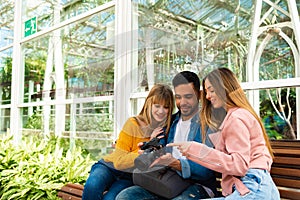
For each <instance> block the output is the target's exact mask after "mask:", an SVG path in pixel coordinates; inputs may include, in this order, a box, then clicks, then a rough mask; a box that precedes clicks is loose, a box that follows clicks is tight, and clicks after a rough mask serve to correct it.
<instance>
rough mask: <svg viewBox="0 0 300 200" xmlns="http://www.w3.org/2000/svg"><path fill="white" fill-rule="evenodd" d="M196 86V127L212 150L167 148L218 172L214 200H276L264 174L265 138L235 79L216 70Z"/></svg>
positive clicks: (267, 162) (189, 145)
mask: <svg viewBox="0 0 300 200" xmlns="http://www.w3.org/2000/svg"><path fill="white" fill-rule="evenodd" d="M202 86H203V89H204V91H203V96H202V109H201V115H200V117H201V125H202V128H203V127H207V126H208V127H210V128H211V129H212V130H215V133H214V134H210V135H209V138H210V140H211V141H212V143H213V144H214V146H215V149H213V148H210V147H208V146H206V145H205V144H202V143H197V142H185V143H178V144H170V145H168V146H178V148H179V150H180V151H181V152H182V154H183V155H185V156H186V157H187V158H188V159H190V160H192V161H194V162H197V163H199V164H201V165H202V166H205V167H207V168H209V169H212V170H215V171H217V172H220V173H222V183H221V187H222V194H223V196H224V197H221V198H218V199H227V200H229V199H233V200H238V199H244V200H250V199H264V200H279V199H280V197H279V192H278V190H277V188H276V186H275V184H274V182H273V180H272V178H271V176H270V173H269V172H270V170H271V165H272V157H273V154H272V150H271V146H270V144H269V140H268V136H267V134H266V131H265V129H264V127H263V124H262V122H261V120H260V118H259V116H258V115H257V114H256V113H255V111H254V109H253V108H252V107H251V105H250V103H249V102H248V100H247V97H246V95H245V93H244V91H243V90H242V88H241V86H240V84H239V81H238V79H237V78H236V76H235V75H234V74H233V72H232V71H230V70H229V69H227V68H218V69H215V70H213V71H212V72H210V73H209V74H208V75H207V76H206V77H205V78H204V79H203V84H202ZM224 111H225V112H224ZM203 141H205V140H203Z"/></svg>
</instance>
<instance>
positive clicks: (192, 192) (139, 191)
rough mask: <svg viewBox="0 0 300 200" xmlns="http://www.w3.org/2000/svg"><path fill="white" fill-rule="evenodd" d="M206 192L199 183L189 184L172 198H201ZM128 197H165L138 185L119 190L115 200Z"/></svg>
mask: <svg viewBox="0 0 300 200" xmlns="http://www.w3.org/2000/svg"><path fill="white" fill-rule="evenodd" d="M208 197H209V196H208V194H207V193H206V191H205V190H204V189H203V188H202V186H201V185H197V184H194V185H191V186H189V187H188V188H187V189H186V190H185V191H183V192H182V193H181V194H180V195H178V196H177V197H175V198H173V200H195V199H202V198H208ZM129 199H138V200H162V199H165V198H162V197H159V196H157V195H155V194H153V193H151V192H149V191H148V190H146V189H144V188H142V187H140V186H137V185H135V186H131V187H129V188H126V189H124V190H123V191H121V192H120V193H119V194H118V195H117V197H116V200H129Z"/></svg>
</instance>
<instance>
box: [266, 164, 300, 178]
mask: <svg viewBox="0 0 300 200" xmlns="http://www.w3.org/2000/svg"><path fill="white" fill-rule="evenodd" d="M271 175H284V176H293V177H299V178H300V169H290V168H283V167H273V166H272V168H271Z"/></svg>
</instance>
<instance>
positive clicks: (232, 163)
mask: <svg viewBox="0 0 300 200" xmlns="http://www.w3.org/2000/svg"><path fill="white" fill-rule="evenodd" d="M219 134H220V138H219V142H220V143H219V144H218V145H216V149H213V148H210V147H208V146H206V145H204V144H200V143H196V142H193V143H192V145H191V146H190V148H189V149H188V152H187V153H188V158H189V159H191V160H193V161H194V162H197V163H199V164H201V165H203V166H206V167H208V168H210V169H212V170H215V171H218V172H221V173H226V174H231V175H235V176H243V175H245V174H246V172H247V170H248V168H249V162H250V133H249V130H248V128H247V126H246V125H245V124H244V123H243V121H242V120H240V119H239V118H238V117H231V118H230V119H228V121H227V123H226V125H225V126H224V127H223V129H222V130H221V132H220V133H219ZM223 142H224V143H223Z"/></svg>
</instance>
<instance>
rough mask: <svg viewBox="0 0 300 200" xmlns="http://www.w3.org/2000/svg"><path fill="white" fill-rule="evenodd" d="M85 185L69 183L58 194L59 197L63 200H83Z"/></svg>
mask: <svg viewBox="0 0 300 200" xmlns="http://www.w3.org/2000/svg"><path fill="white" fill-rule="evenodd" d="M82 193H83V185H79V184H74V183H68V184H66V185H65V186H63V187H62V188H61V189H60V191H59V192H58V194H57V195H58V197H60V198H62V199H72V200H81V197H82Z"/></svg>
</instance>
